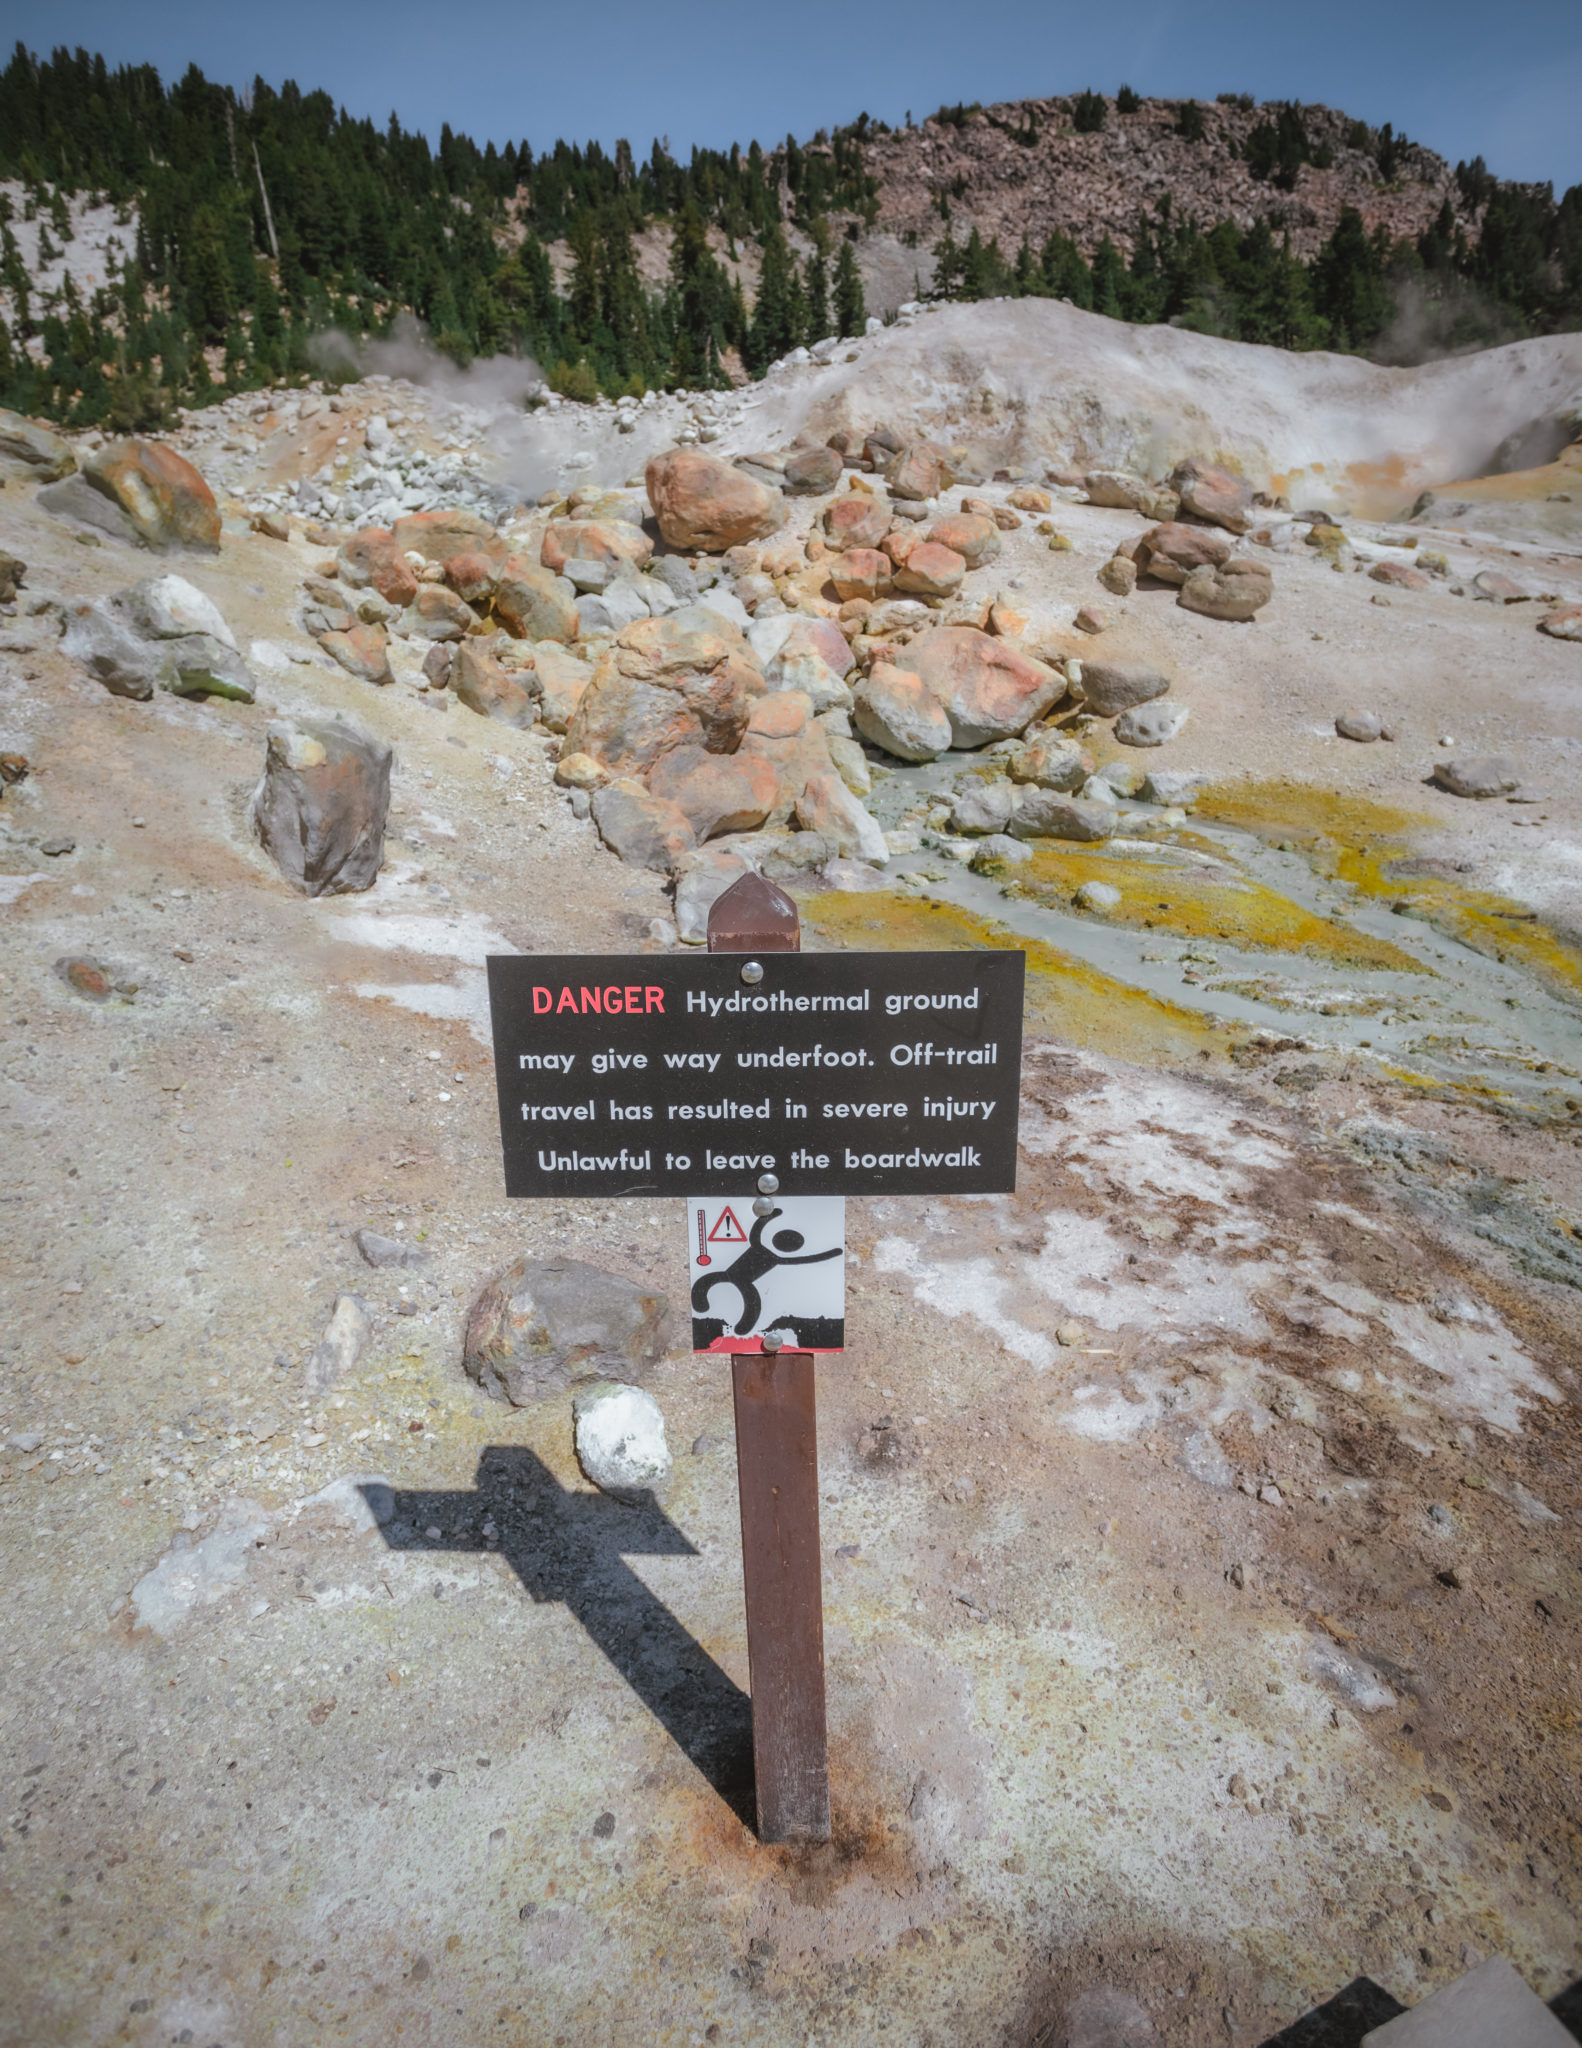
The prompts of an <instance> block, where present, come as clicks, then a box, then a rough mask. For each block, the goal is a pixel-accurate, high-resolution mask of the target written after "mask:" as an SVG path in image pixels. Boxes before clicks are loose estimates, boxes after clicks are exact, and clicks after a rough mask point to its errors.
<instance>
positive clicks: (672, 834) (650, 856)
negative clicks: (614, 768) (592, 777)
mask: <svg viewBox="0 0 1582 2048" xmlns="http://www.w3.org/2000/svg"><path fill="white" fill-rule="evenodd" d="M593 822H594V824H595V825H596V826H597V827H598V830H599V837H600V838H601V839H602V840H603V841H604V843H605V845H606V846H607V847H608V848H609V849H610V851H611V852H612V853H616V854H619V855H620V857H621V859H622V860H624V861H626V862H628V863H629V864H630V865H631V866H632V867H639V868H657V869H658V870H659V872H660V873H661V874H666V875H669V874H674V873H675V871H676V866H677V863H678V862H679V861H680V860H681V859H682V858H683V856H684V855H686V854H688V853H690V852H691V851H692V848H693V847H694V846H695V845H696V843H697V842H696V840H695V839H694V838H693V835H692V827H691V826H690V825H689V824H688V823H687V820H686V816H685V814H684V813H683V812H682V811H681V810H679V809H678V808H677V806H676V805H675V804H673V803H669V802H667V801H666V800H665V798H664V797H659V796H655V795H654V794H653V792H652V791H651V790H647V789H644V787H643V785H642V784H641V783H640V782H637V781H634V780H632V779H631V778H630V777H628V776H622V777H621V778H620V779H618V780H617V781H615V782H609V783H606V784H605V786H604V788H603V789H600V790H597V791H595V793H594V797H593Z"/></svg>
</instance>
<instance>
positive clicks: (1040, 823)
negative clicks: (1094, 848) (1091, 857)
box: [1010, 789, 1115, 844]
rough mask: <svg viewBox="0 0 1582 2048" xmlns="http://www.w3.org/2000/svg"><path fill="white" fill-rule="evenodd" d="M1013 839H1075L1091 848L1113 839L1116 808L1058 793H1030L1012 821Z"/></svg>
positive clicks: (1049, 790)
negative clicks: (1095, 844) (1103, 840)
mask: <svg viewBox="0 0 1582 2048" xmlns="http://www.w3.org/2000/svg"><path fill="white" fill-rule="evenodd" d="M1010 829H1011V835H1012V837H1013V838H1016V839H1075V840H1079V841H1082V842H1084V843H1086V844H1093V843H1095V842H1097V841H1098V840H1101V839H1109V838H1111V837H1113V835H1114V832H1115V806H1114V804H1113V802H1112V803H1107V804H1104V803H1092V802H1090V801H1089V800H1088V799H1087V798H1085V797H1080V796H1066V795H1063V794H1062V793H1061V792H1060V791H1059V790H1054V789H1034V790H1030V791H1029V792H1028V793H1027V795H1026V796H1024V797H1023V798H1022V801H1021V802H1020V804H1018V805H1017V808H1016V814H1015V816H1014V817H1013V818H1012V819H1011V828H1010Z"/></svg>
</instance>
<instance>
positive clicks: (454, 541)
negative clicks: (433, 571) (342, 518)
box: [394, 510, 510, 566]
mask: <svg viewBox="0 0 1582 2048" xmlns="http://www.w3.org/2000/svg"><path fill="white" fill-rule="evenodd" d="M394 530H395V544H396V546H397V547H398V548H399V549H400V550H401V552H402V553H403V554H406V553H407V552H408V551H410V552H412V553H413V554H418V555H421V556H422V557H423V559H424V561H425V562H438V563H440V564H441V566H443V565H444V564H445V563H446V562H448V561H449V560H450V559H451V557H452V555H483V556H485V557H486V558H487V559H488V560H490V561H492V562H502V561H504V559H505V557H506V556H507V555H508V554H509V553H510V549H509V548H508V547H507V546H506V543H505V542H504V541H503V540H502V539H501V538H500V536H499V535H498V534H497V533H496V532H495V530H494V528H493V527H492V526H491V525H490V524H489V522H488V520H487V519H481V518H480V517H479V516H478V514H477V513H476V512H461V511H447V510H441V511H438V512H411V513H408V515H407V516H406V518H405V519H398V520H397V521H396V523H395V529H394Z"/></svg>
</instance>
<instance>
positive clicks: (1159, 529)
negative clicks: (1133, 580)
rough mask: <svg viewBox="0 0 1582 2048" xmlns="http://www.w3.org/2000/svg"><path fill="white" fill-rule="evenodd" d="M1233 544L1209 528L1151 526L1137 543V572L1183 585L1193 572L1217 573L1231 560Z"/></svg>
mask: <svg viewBox="0 0 1582 2048" xmlns="http://www.w3.org/2000/svg"><path fill="white" fill-rule="evenodd" d="M1233 545H1234V543H1233V542H1232V541H1231V540H1230V539H1229V537H1228V536H1227V535H1225V534H1223V533H1218V532H1216V531H1215V529H1214V528H1213V527H1212V526H1188V525H1186V524H1185V523H1184V522H1183V521H1181V520H1171V521H1169V522H1167V523H1166V524H1165V525H1163V526H1151V527H1149V529H1148V531H1147V532H1146V533H1145V534H1143V535H1141V536H1140V538H1139V539H1138V542H1137V548H1136V561H1137V567H1138V569H1139V570H1140V571H1141V572H1142V573H1143V574H1144V575H1147V576H1154V577H1157V578H1158V580H1159V581H1160V582H1161V583H1174V584H1178V585H1179V584H1182V583H1185V581H1186V580H1187V578H1188V577H1189V576H1190V575H1191V574H1192V571H1193V570H1194V569H1201V568H1204V567H1205V566H1206V567H1208V568H1211V569H1217V568H1219V567H1220V565H1221V564H1222V563H1224V562H1228V561H1229V560H1230V554H1231V548H1232V546H1233Z"/></svg>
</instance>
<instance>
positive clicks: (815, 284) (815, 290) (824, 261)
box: [807, 215, 834, 342]
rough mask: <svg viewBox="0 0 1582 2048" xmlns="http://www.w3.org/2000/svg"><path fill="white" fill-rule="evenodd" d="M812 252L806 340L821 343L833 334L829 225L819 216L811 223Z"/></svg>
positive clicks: (809, 267) (808, 277)
mask: <svg viewBox="0 0 1582 2048" xmlns="http://www.w3.org/2000/svg"><path fill="white" fill-rule="evenodd" d="M811 233H812V236H813V251H812V254H811V255H810V256H809V257H808V259H807V338H808V340H809V341H810V342H813V341H822V340H823V339H824V338H825V336H826V335H828V334H832V333H833V332H834V329H833V327H832V326H831V324H830V312H829V225H828V223H827V222H826V221H825V220H824V218H823V216H822V215H820V216H819V218H818V219H816V220H815V221H814V222H813V225H812V229H811Z"/></svg>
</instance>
